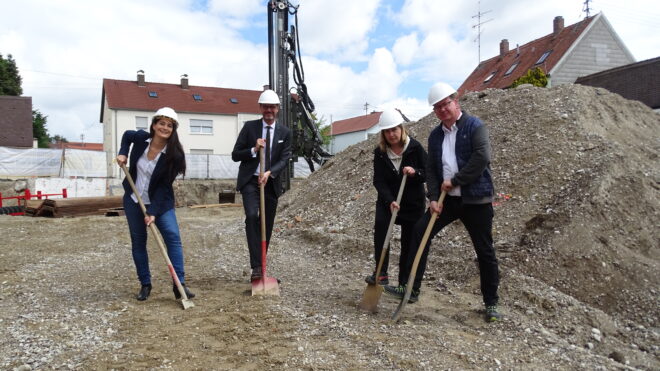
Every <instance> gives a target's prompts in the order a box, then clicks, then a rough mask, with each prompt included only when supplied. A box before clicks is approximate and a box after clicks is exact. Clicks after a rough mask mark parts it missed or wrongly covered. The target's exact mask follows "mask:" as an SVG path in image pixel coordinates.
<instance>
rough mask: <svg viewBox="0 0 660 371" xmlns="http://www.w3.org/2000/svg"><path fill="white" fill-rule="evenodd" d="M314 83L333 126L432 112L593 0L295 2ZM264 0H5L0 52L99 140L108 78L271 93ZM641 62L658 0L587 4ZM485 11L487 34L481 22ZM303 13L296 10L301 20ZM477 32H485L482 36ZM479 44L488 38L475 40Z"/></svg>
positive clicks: (656, 44) (312, 91)
mask: <svg viewBox="0 0 660 371" xmlns="http://www.w3.org/2000/svg"><path fill="white" fill-rule="evenodd" d="M290 2H291V3H292V4H294V5H298V6H299V7H298V32H299V37H300V50H301V52H302V63H303V67H304V71H305V83H306V84H307V87H308V92H309V95H310V97H311V98H312V100H313V101H314V103H315V105H316V114H317V117H321V118H322V119H324V120H325V122H326V123H330V122H332V121H336V120H341V119H345V118H349V117H354V116H358V115H361V114H365V112H371V111H381V110H383V109H385V108H393V107H395V108H399V109H401V110H402V111H403V113H405V114H406V115H407V116H408V117H410V118H411V119H413V120H416V119H419V118H421V117H423V116H425V115H427V114H428V113H430V112H431V109H430V107H429V106H428V104H427V102H426V95H427V93H428V88H429V87H430V86H431V85H432V84H433V83H435V82H437V81H445V82H447V83H449V84H451V85H452V86H454V87H455V88H458V87H459V86H460V85H461V83H462V82H463V80H464V79H465V78H466V77H467V76H468V75H469V74H470V73H471V72H472V70H473V69H474V68H475V67H476V66H477V64H478V62H479V55H480V56H481V60H485V59H488V58H491V57H493V56H495V55H496V54H498V53H499V43H500V41H501V40H502V39H508V40H509V45H510V46H511V48H514V47H515V45H516V44H520V45H522V44H525V43H527V42H529V41H531V40H533V39H536V38H539V37H542V36H544V35H547V34H549V33H551V32H552V21H553V18H554V17H555V16H558V15H561V16H563V17H564V23H565V25H566V26H568V25H570V24H573V23H576V22H578V21H580V20H582V19H583V18H584V16H585V13H584V12H583V9H584V6H585V4H584V3H585V1H584V0H553V1H534V2H532V1H527V0H483V1H478V0H464V1H446V0H359V1H342V2H339V1H327V0H290ZM267 3H268V1H266V0H240V1H239V0H57V1H53V0H21V1H16V0H0V9H2V14H3V15H2V21H0V54H2V55H3V56H4V57H5V58H6V57H7V55H8V54H11V55H12V57H13V58H14V60H15V61H16V63H17V65H18V68H19V72H20V75H21V77H22V79H23V95H24V96H30V97H32V104H33V109H37V110H39V111H40V112H41V113H42V114H44V115H46V116H47V119H48V125H47V128H48V130H49V133H50V135H51V136H52V135H56V134H58V135H62V136H64V137H65V138H67V139H68V140H69V141H80V140H81V138H82V140H83V141H85V142H102V140H103V138H102V125H101V124H100V123H99V119H100V110H101V92H102V81H103V79H104V78H108V79H117V80H135V79H136V74H137V71H138V70H144V72H145V78H146V81H147V82H160V83H170V84H178V83H179V82H180V78H181V75H183V74H187V75H188V77H189V81H190V85H195V86H213V87H223V88H235V89H253V90H261V89H262V87H263V85H265V84H268V44H267V37H268V29H267V25H268V23H267V15H266V4H267ZM589 7H590V12H591V14H592V15H594V14H596V13H598V12H603V14H604V15H605V17H606V18H607V19H608V21H609V22H610V24H611V25H612V27H613V28H614V30H615V31H616V32H617V34H618V35H619V37H620V38H621V40H622V41H623V42H624V44H625V45H626V46H627V48H628V50H629V51H630V52H631V53H632V55H633V56H634V58H635V59H636V60H637V61H641V60H645V59H649V58H654V57H658V56H659V55H660V37H658V35H660V22H658V19H660V2H658V1H655V0H653V1H652V0H629V1H626V2H621V1H615V0H595V1H589ZM479 12H481V13H482V15H481V22H482V25H481V27H480V28H481V37H479V38H478V37H477V35H478V29H479V28H477V27H475V25H476V24H477V22H478V20H479V18H478V17H477V14H478V13H479ZM291 22H292V23H293V18H291ZM477 39H479V40H480V42H477ZM479 45H480V48H479Z"/></svg>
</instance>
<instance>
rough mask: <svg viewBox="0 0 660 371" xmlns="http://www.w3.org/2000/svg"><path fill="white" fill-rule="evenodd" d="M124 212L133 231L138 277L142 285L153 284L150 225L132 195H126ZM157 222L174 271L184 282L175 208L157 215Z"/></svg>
mask: <svg viewBox="0 0 660 371" xmlns="http://www.w3.org/2000/svg"><path fill="white" fill-rule="evenodd" d="M124 213H125V214H126V220H127V221H128V230H129V231H130V233H131V247H132V253H133V262H134V263H135V269H136V270H137V275H138V279H139V280H140V283H141V284H142V285H149V284H151V273H150V272H149V254H148V253H147V228H148V227H147V226H146V224H144V214H143V213H142V210H141V209H140V205H139V204H136V203H135V202H133V200H132V199H131V197H130V195H127V196H124ZM155 223H156V227H158V230H159V231H160V234H161V235H162V236H163V240H164V241H165V246H166V247H167V255H168V256H169V257H170V260H171V261H172V266H173V267H174V271H175V272H176V275H177V277H179V281H181V283H184V276H185V273H184V270H183V246H182V244H181V235H180V233H179V225H178V223H177V221H176V214H175V213H174V209H171V210H168V211H166V212H165V213H163V214H162V215H160V216H157V217H156V222H155Z"/></svg>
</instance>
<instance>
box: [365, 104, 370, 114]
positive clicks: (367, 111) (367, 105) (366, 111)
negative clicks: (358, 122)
mask: <svg viewBox="0 0 660 371" xmlns="http://www.w3.org/2000/svg"><path fill="white" fill-rule="evenodd" d="M368 114H369V103H367V102H365V103H364V115H365V116H366V115H368Z"/></svg>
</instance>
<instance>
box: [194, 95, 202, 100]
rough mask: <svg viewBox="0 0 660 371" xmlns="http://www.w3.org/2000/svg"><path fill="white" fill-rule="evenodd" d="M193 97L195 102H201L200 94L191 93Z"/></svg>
mask: <svg viewBox="0 0 660 371" xmlns="http://www.w3.org/2000/svg"><path fill="white" fill-rule="evenodd" d="M193 99H194V100H195V101H196V102H201V101H202V96H201V95H200V94H193Z"/></svg>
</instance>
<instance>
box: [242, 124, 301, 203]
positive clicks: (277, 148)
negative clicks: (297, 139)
mask: <svg viewBox="0 0 660 371" xmlns="http://www.w3.org/2000/svg"><path fill="white" fill-rule="evenodd" d="M262 128H263V121H262V119H259V120H252V121H248V122H246V123H245V125H243V129H241V132H240V133H239V134H238V138H237V139H236V144H235V145H234V150H233V151H232V152H231V159H232V160H234V161H235V162H237V161H240V162H241V164H240V166H239V167H238V178H237V180H236V188H237V189H238V190H239V191H240V190H241V188H243V186H244V185H245V184H247V182H249V181H250V178H251V177H252V175H254V172H255V171H256V170H257V167H258V166H259V154H257V156H255V157H252V148H253V147H254V145H255V144H256V143H257V139H258V138H261V134H262ZM272 141H273V144H272V146H271V148H270V177H271V179H269V180H268V181H269V182H273V186H274V187H275V192H276V193H277V195H278V196H279V195H280V194H282V182H281V181H280V178H279V176H280V173H281V172H282V170H284V168H285V167H286V166H288V165H289V158H290V157H291V130H289V128H287V127H285V126H284V125H282V124H280V123H279V122H278V123H277V125H275V132H274V133H273V139H272Z"/></svg>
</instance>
